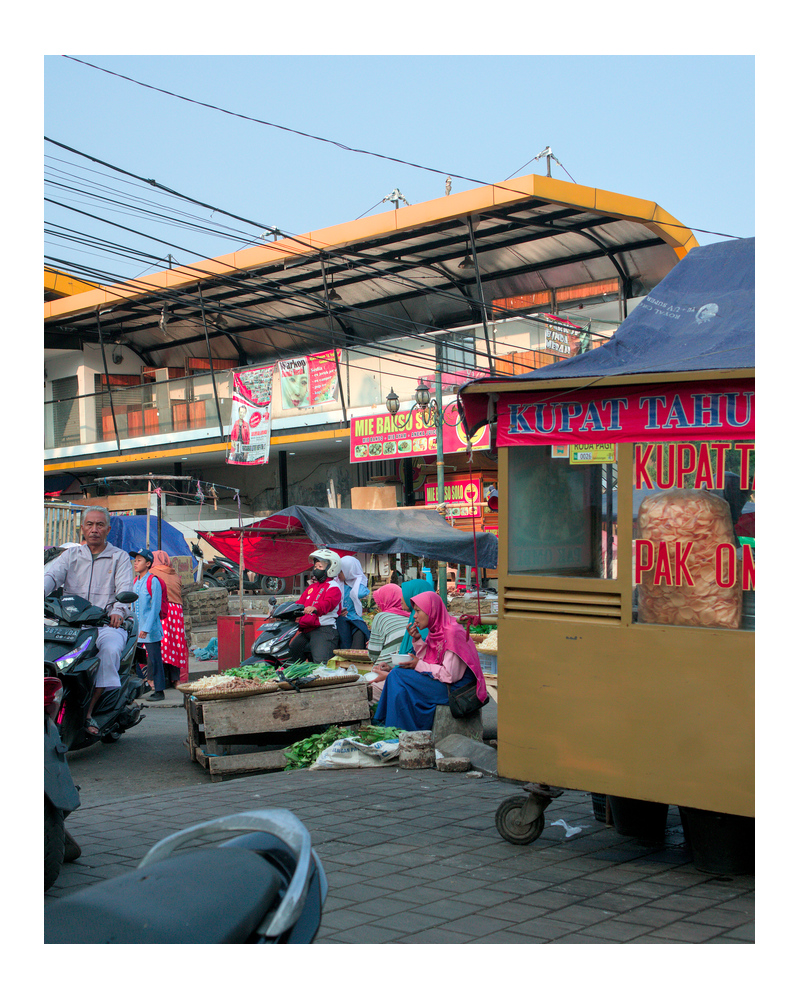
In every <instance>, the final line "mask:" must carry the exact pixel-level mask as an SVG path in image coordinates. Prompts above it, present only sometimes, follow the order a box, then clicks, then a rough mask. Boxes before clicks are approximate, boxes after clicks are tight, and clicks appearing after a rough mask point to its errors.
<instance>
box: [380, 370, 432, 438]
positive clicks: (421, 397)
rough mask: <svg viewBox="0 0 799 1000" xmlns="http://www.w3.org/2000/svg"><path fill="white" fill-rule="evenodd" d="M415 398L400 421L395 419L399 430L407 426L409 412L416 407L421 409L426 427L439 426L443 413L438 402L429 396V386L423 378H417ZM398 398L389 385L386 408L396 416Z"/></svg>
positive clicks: (398, 404) (398, 403) (398, 405)
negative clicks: (389, 390)
mask: <svg viewBox="0 0 799 1000" xmlns="http://www.w3.org/2000/svg"><path fill="white" fill-rule="evenodd" d="M415 396H416V398H415V400H414V403H413V406H411V408H410V410H408V412H407V413H406V414H405V417H404V419H403V420H402V421H399V420H398V421H396V423H397V427H398V428H399V429H400V430H404V428H405V427H407V426H408V421H409V420H410V418H411V413H413V411H414V410H415V409H416V408H417V407H418V408H419V409H420V410H421V411H422V419H423V420H424V423H425V425H426V426H428V427H438V428H440V427H441V425H442V424H443V422H444V421H443V414H442V413H441V410H440V409H439V407H438V403H437V402H436V401H435V399H431V398H430V386H429V385H428V384H427V383H426V382H425V380H424V379H421V378H420V379H419V384H418V385H417V386H416V394H415ZM399 408H400V399H399V396H398V395H397V394H396V392H394V387H393V386H392V387H391V392H389V394H388V395H387V396H386V409H387V410H388V412H389V413H390V414H391V415H392V417H396V415H397V414H398V413H399Z"/></svg>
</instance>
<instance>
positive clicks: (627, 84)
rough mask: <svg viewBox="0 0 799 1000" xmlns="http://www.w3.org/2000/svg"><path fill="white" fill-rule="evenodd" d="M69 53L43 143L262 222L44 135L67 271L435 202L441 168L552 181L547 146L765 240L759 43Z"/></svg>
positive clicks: (687, 219) (700, 228) (185, 255)
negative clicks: (568, 51) (541, 51)
mask: <svg viewBox="0 0 799 1000" xmlns="http://www.w3.org/2000/svg"><path fill="white" fill-rule="evenodd" d="M69 55H70V56H72V57H74V58H67V57H65V56H64V55H52V56H46V57H45V58H44V77H43V79H44V92H43V97H44V102H43V118H44V134H45V136H46V137H48V138H49V139H53V140H55V141H56V142H59V143H62V144H63V145H66V146H69V147H72V149H74V150H77V151H78V152H79V153H81V154H88V155H89V156H91V157H94V158H96V159H99V160H103V161H105V162H106V163H108V164H111V165H113V166H114V167H118V168H121V169H122V170H125V171H128V172H129V173H131V174H136V175H139V176H140V177H143V178H152V179H154V180H156V181H158V182H159V183H160V184H162V185H165V186H166V187H169V188H171V189H173V190H175V191H178V192H180V193H182V194H186V195H189V196H191V197H192V198H195V199H197V200H198V201H201V202H204V203H205V204H207V205H209V206H213V207H214V208H216V209H222V210H224V211H227V212H231V213H233V214H235V215H238V216H241V217H242V218H245V219H247V220H250V222H251V223H252V224H247V223H244V222H239V221H235V220H231V219H229V218H227V217H225V216H224V215H223V214H222V213H221V212H213V211H211V209H209V208H199V207H196V206H194V207H192V206H187V205H186V204H185V203H181V202H180V201H179V200H178V199H176V198H173V197H165V196H161V195H159V194H158V192H156V191H154V190H153V189H152V187H150V186H148V185H146V184H143V183H141V182H136V181H133V179H132V178H126V177H125V176H124V175H122V174H120V173H118V172H115V171H113V170H110V169H108V168H105V167H102V166H100V165H98V164H96V163H92V162H90V161H89V160H88V159H86V158H85V157H84V156H80V155H78V154H77V153H72V152H67V151H65V150H63V149H61V148H59V147H57V146H55V145H53V144H51V143H48V142H45V144H44V157H45V159H44V174H45V197H46V198H49V199H52V201H51V202H45V206H44V221H45V237H44V253H45V258H46V261H47V258H50V259H51V261H52V262H56V263H57V265H58V266H61V267H64V268H65V269H66V270H70V269H71V268H70V267H69V264H71V263H79V264H80V265H81V266H85V267H89V268H96V269H97V271H98V273H103V274H108V275H109V276H110V275H120V276H127V277H133V276H135V275H138V274H142V273H147V272H148V271H155V270H161V269H163V268H164V267H165V266H168V263H169V261H168V257H167V255H168V254H171V255H172V262H173V263H178V264H179V263H187V262H189V261H192V260H199V259H203V258H206V257H211V256H216V255H218V254H222V253H227V252H230V251H232V250H234V249H236V248H238V247H240V246H244V245H246V244H247V243H248V242H249V241H253V242H260V241H261V239H262V238H261V237H260V234H261V233H263V232H265V231H266V229H267V227H276V228H278V229H280V230H281V231H282V232H284V233H286V234H302V233H306V232H309V231H310V230H313V229H319V228H323V227H326V226H331V225H336V224H338V223H343V222H348V221H350V220H353V219H356V218H359V217H361V216H363V215H373V214H377V213H378V212H381V211H386V210H389V209H391V207H392V206H391V204H390V203H389V202H388V201H385V202H384V201H383V199H384V198H386V197H387V196H388V195H389V194H390V193H391V192H392V191H394V189H395V188H398V189H399V191H400V192H401V193H402V195H403V196H404V198H405V199H406V200H407V201H408V202H410V203H411V204H416V203H418V202H423V201H428V200H430V199H433V198H438V197H441V196H442V195H443V194H444V183H445V178H446V177H447V175H450V176H451V177H452V190H453V192H457V191H462V190H466V189H469V188H473V187H477V186H479V185H480V184H483V183H493V182H501V181H503V180H506V179H507V178H509V177H513V176H522V175H524V174H528V173H538V174H545V173H546V169H547V167H546V160H545V159H540V160H535V159H534V157H536V155H537V154H539V153H540V152H541V151H542V150H544V149H545V147H547V146H549V147H550V148H551V150H552V152H553V154H554V156H555V157H556V158H557V160H558V161H559V163H557V162H552V164H551V169H552V174H553V176H554V177H556V178H560V179H562V180H574V181H575V182H577V183H578V184H581V185H585V186H588V187H594V188H601V189H605V190H609V191H614V192H618V193H621V194H625V195H632V196H635V197H640V198H644V199H647V200H650V201H655V202H657V203H658V204H659V205H660V206H661V207H662V208H664V209H665V210H666V211H667V212H669V213H670V214H671V215H673V216H674V217H675V218H676V219H678V220H679V221H680V222H682V223H684V224H685V225H687V226H689V227H690V228H691V229H692V230H693V231H694V234H695V236H696V238H697V239H698V241H699V243H700V244H705V243H710V242H714V241H718V240H722V239H727V238H732V237H749V236H753V235H754V231H755V222H754V204H755V200H754V192H755V176H754V168H755V87H754V83H755V76H754V74H755V59H754V56H751V55H748V56H747V55H742V56H732V55H698V56H694V55H673V56H671V55H651V56H643V55H613V56H610V55H608V56H601V55H551V56H543V55H485V56H480V55H456V54H448V55H380V56H376V55H358V54H353V55H261V56H249V55H102V54H94V55H91V54H90V55H86V54H84V53H81V52H70V53H69ZM75 59H81V60H84V61H85V62H88V63H92V64H94V65H95V66H97V67H101V68H102V70H110V71H112V72H114V73H117V74H122V75H124V76H127V77H130V78H131V79H134V80H136V81H139V83H133V82H131V81H130V80H125V79H121V78H119V77H117V76H112V75H110V74H109V73H106V72H102V71H101V70H100V69H95V68H90V67H89V66H87V65H84V64H82V63H79V62H76V61H74V60H75ZM141 84H147V85H149V86H148V87H145V86H141ZM153 87H157V88H161V89H163V90H169V91H171V92H173V93H174V94H177V95H180V97H182V98H189V99H190V100H191V101H194V102H202V103H204V104H207V105H209V104H210V105H215V106H216V107H217V108H220V109H224V110H214V109H212V108H210V107H203V106H200V105H199V104H197V103H190V101H187V100H182V99H180V98H179V97H173V96H167V95H166V94H163V93H159V92H156V91H155V90H153V89H150V88H153ZM226 112H227V113H226ZM236 115H243V116H248V117H249V118H254V119H259V120H260V121H261V122H268V123H270V124H260V123H257V122H254V121H249V120H245V119H243V118H241V117H236ZM278 126H280V127H278ZM292 130H293V131H292ZM298 132H302V133H306V135H298V134H296V133H298ZM313 137H315V138H313ZM322 140H329V141H322ZM337 143H338V144H342V145H344V146H347V147H351V149H353V150H360V151H359V152H353V151H350V150H347V149H342V148H340V146H339V145H336V144H337ZM396 160H402V161H406V162H405V163H398V162H394V161H396ZM409 164H415V165H416V166H412V165H409ZM89 182H91V184H92V185H93V186H92V188H91V191H92V192H94V193H93V194H87V193H86V191H87V190H89V189H88V184H89ZM98 184H102V185H105V187H104V188H102V189H100V188H99V187H94V185H98ZM69 188H79V189H80V190H79V191H75V190H69ZM100 193H102V194H104V195H105V196H107V197H112V198H114V199H116V200H118V201H120V202H122V203H123V204H121V205H111V204H109V203H108V202H101V201H99V200H98V198H97V195H98V194H100ZM134 198H146V199H147V200H148V203H149V204H148V206H147V207H149V208H153V209H155V210H157V211H159V212H162V213H164V214H166V215H167V216H169V217H172V218H174V217H175V216H176V214H177V213H178V212H188V213H190V215H191V220H188V219H186V217H185V216H181V218H183V220H184V222H186V221H191V222H193V223H196V224H200V225H202V226H203V227H209V228H211V229H213V230H215V232H214V233H211V232H198V231H196V230H195V229H187V228H185V227H181V228H176V227H175V226H170V225H167V224H166V223H165V221H163V220H156V219H153V218H143V217H142V216H141V215H140V214H139V213H131V208H130V205H131V201H132V199H134ZM52 202H60V203H61V205H56V204H53V203H52ZM139 204H141V203H139ZM62 206H64V207H62ZM76 209H78V210H80V211H81V212H84V213H92V214H94V215H100V216H103V217H104V219H105V220H106V221H105V222H101V221H98V220H95V219H91V218H89V217H87V216H86V215H81V214H78V212H76V211H75V210H76ZM109 222H113V223H117V224H119V225H122V226H127V227H128V228H129V229H134V230H137V231H138V232H137V233H135V234H134V233H131V232H127V231H126V230H124V229H119V228H116V227H115V226H111V225H109V224H108V223H109ZM223 227H229V228H223ZM65 229H69V230H73V233H72V238H69V239H67V238H65V237H66V234H65ZM78 234H80V236H79V235H78ZM85 234H89V235H90V236H91V237H92V240H94V239H95V238H97V237H100V238H102V239H104V240H109V241H113V242H114V243H117V244H121V245H124V247H132V248H135V250H136V251H137V255H136V256H135V259H127V258H121V257H120V255H119V253H109V251H108V250H107V249H100V248H98V247H96V246H94V245H87V244H86V243H85V242H84V241H83V237H84V235H85ZM267 238H268V237H267ZM76 240H81V242H77V241H76ZM145 255H146V256H145ZM72 270H73V271H74V268H72Z"/></svg>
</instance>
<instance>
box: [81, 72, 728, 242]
mask: <svg viewBox="0 0 799 1000" xmlns="http://www.w3.org/2000/svg"><path fill="white" fill-rule="evenodd" d="M63 57H64V58H65V59H70V60H71V61H72V62H76V63H80V64H82V65H83V66H88V67H89V68H91V69H95V70H98V71H99V72H101V73H107V74H108V75H109V76H115V77H118V78H119V79H121V80H127V81H128V82H129V83H135V84H136V85H137V86H139V87H145V88H146V89H148V90H155V91H157V92H158V93H161V94H165V95H166V96H168V97H174V98H176V99H178V100H181V101H186V102H187V103H189V104H195V105H197V106H198V107H203V108H208V109H210V110H212V111H219V112H220V113H221V114H225V115H230V116H231V117H233V118H241V119H243V120H245V121H250V122H253V123H255V124H257V125H266V126H268V127H270V128H276V129H280V130H282V131H284V132H291V133H292V134H294V135H299V136H301V137H303V138H307V139H314V140H316V141H317V142H324V143H328V144H329V145H332V146H337V147H338V148H339V149H342V150H344V151H345V152H349V153H361V154H362V155H365V156H373V157H376V158H377V159H381V160H389V161H390V162H392V163H399V164H401V165H402V166H405V167H414V168H415V169H417V170H425V171H427V172H428V173H432V174H439V175H441V176H442V177H455V178H457V179H458V180H462V181H468V182H469V183H470V184H477V185H478V187H496V188H499V189H500V190H504V191H509V192H510V193H512V194H527V193H528V192H526V191H519V190H517V189H515V188H511V187H506V186H505V184H504V183H503V184H497V183H495V182H494V183H492V182H491V181H485V180H480V179H478V178H476V177H467V176H465V175H463V174H458V173H455V172H454V171H452V170H439V169H437V168H436V167H428V166H424V165H423V164H421V163H413V162H412V161H410V160H402V159H399V158H398V157H395V156H387V155H386V154H384V153H375V152H373V151H372V150H368V149H358V148H355V147H352V146H348V145H346V144H345V143H343V142H338V141H336V140H335V139H326V138H324V137H323V136H318V135H313V134H311V133H309V132H302V131H300V130H298V129H293V128H289V127H288V126H286V125H277V124H276V123H275V122H269V121H264V120H263V119H260V118H253V117H251V116H249V115H245V114H241V113H240V112H236V111H229V110H228V109H227V108H221V107H218V106H217V105H215V104H210V103H207V102H205V101H197V100H195V99H194V98H191V97H186V96H184V95H183V94H176V93H174V92H173V91H171V90H166V89H164V88H162V87H155V86H153V85H152V84H149V83H144V82H143V81H141V80H136V79H134V78H133V77H130V76H126V75H125V74H123V73H116V72H115V71H114V70H110V69H105V68H104V67H103V66H97V65H96V64H94V63H90V62H87V61H86V60H84V59H78V58H76V57H75V56H68V55H66V54H63ZM539 155H540V154H539ZM536 158H537V157H534V159H536ZM553 159H555V157H554V156H553ZM530 162H532V161H530ZM525 165H526V164H525ZM559 166H562V164H560V163H559ZM520 169H521V168H520ZM563 169H564V171H565V170H566V168H565V167H564V168H563ZM566 173H568V171H566ZM569 176H570V177H571V174H569ZM506 180H507V179H506ZM572 180H573V178H572ZM151 183H155V182H154V181H153V182H151ZM164 190H168V189H164ZM172 193H174V192H172ZM384 200H385V199H384ZM206 207H208V206H206ZM369 211H371V209H370V210H369ZM232 217H233V218H237V217H236V216H232ZM242 221H243V220H242ZM669 225H670V226H671V227H672V228H675V225H674V224H673V223H669ZM267 228H268V227H267ZM679 228H682V229H690V227H688V226H682V225H679ZM690 231H692V232H698V233H710V235H713V236H723V237H725V238H727V239H732V240H735V239H742V238H743V237H740V236H730V235H729V234H727V233H711V231H710V230H706V229H690Z"/></svg>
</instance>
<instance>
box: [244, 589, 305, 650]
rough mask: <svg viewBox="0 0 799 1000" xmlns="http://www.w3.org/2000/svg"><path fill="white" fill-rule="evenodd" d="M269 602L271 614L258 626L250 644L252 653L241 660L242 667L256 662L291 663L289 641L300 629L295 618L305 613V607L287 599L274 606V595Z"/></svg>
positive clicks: (275, 600) (275, 601) (275, 602)
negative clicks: (253, 640) (283, 602)
mask: <svg viewBox="0 0 799 1000" xmlns="http://www.w3.org/2000/svg"><path fill="white" fill-rule="evenodd" d="M269 604H270V605H271V608H272V614H271V616H270V617H269V618H267V620H266V621H265V622H264V623H263V624H262V625H261V626H260V627H259V629H258V635H257V637H256V639H255V642H254V643H253V644H252V649H251V653H252V655H251V656H250V658H249V659H248V660H244V661H243V663H242V666H243V667H245V666H250V665H252V664H258V663H271V664H273V665H274V666H281V665H282V664H284V663H291V661H292V659H293V657H292V656H290V655H289V643H290V642H291V640H292V639H293V638H294V636H295V635H296V634H297V633H298V632H299V630H300V629H299V626H298V625H297V619H298V618H300V617H301V616H302V615H303V614H305V608H304V607H303V606H302V604H298V603H297V602H296V601H288V602H287V603H285V604H281V605H279V606H278V607H276V606H275V605H276V604H277V599H276V598H274V597H270V598H269Z"/></svg>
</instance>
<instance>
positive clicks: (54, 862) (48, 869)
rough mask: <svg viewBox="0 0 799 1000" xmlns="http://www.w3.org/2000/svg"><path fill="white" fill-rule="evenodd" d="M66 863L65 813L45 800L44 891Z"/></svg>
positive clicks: (52, 882)
mask: <svg viewBox="0 0 799 1000" xmlns="http://www.w3.org/2000/svg"><path fill="white" fill-rule="evenodd" d="M63 863H64V813H63V812H62V811H61V810H60V809H56V807H55V806H54V805H53V804H52V802H49V801H48V800H47V798H45V800H44V891H45V892H47V890H48V889H49V888H50V886H51V885H53V884H54V882H55V880H56V879H57V878H58V874H59V872H60V871H61V865H62V864H63Z"/></svg>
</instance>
